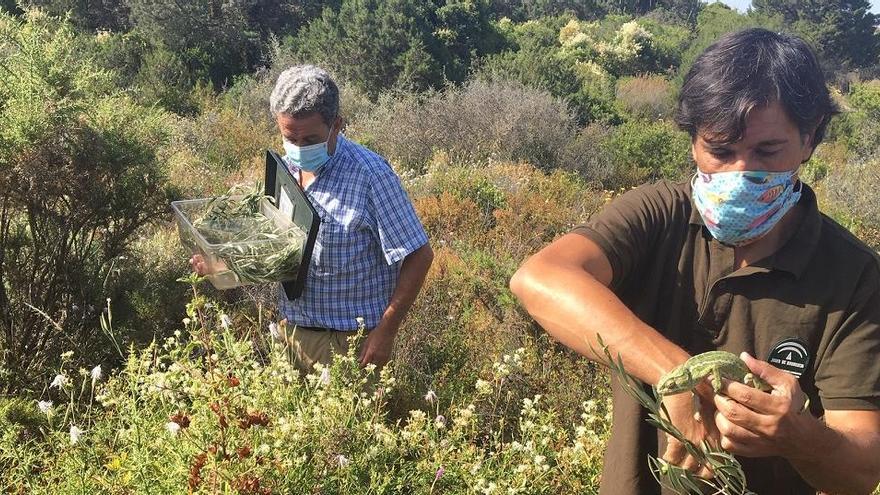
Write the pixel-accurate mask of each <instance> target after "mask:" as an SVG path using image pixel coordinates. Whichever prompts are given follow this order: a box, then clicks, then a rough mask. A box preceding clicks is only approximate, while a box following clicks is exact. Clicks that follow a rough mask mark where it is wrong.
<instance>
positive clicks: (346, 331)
mask: <svg viewBox="0 0 880 495" xmlns="http://www.w3.org/2000/svg"><path fill="white" fill-rule="evenodd" d="M296 329H297V330H308V331H310V332H345V333H357V330H336V329H333V328H323V327H307V326H305V325H296ZM370 330H372V328H366V329H364V333H369V332H370Z"/></svg>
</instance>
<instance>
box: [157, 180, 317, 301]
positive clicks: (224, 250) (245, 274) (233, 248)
mask: <svg viewBox="0 0 880 495" xmlns="http://www.w3.org/2000/svg"><path fill="white" fill-rule="evenodd" d="M232 199H238V198H235V197H233V198H232ZM213 200H214V198H203V199H187V200H181V201H173V202H172V203H171V208H172V209H173V210H174V216H175V219H176V221H177V232H178V235H179V236H180V241H181V243H182V244H183V245H184V247H186V248H187V249H189V251H190V252H191V253H192V254H193V255H198V256H201V258H202V261H203V262H204V264H205V272H204V273H203V275H205V276H206V277H207V278H208V280H209V281H210V282H211V284H212V285H213V286H214V287H216V288H217V289H231V288H233V287H239V286H242V285H251V284H259V283H270V282H287V281H291V280H295V279H296V278H297V275H298V274H299V268H300V265H301V262H302V253H303V247H304V245H305V242H306V234H305V232H303V231H302V229H300V228H299V227H298V226H297V225H296V224H294V223H293V221H292V220H291V219H290V218H288V217H286V216H285V215H284V214H282V213H281V212H280V211H279V210H278V209H277V208H276V207H275V206H274V205H273V204H272V203H271V201H269V200H268V199H267V198H263V199H261V200H260V213H261V214H262V215H263V216H265V217H266V218H268V219H270V220H271V221H272V223H273V224H274V225H275V227H276V228H278V229H279V230H278V232H279V236H278V238H277V239H273V240H266V239H260V240H252V241H242V242H226V243H215V244H212V243H211V242H209V241H208V240H207V239H206V238H205V237H204V236H203V235H202V233H201V232H199V229H197V228H196V227H195V226H194V225H193V224H194V222H196V221H197V219H198V218H201V217H202V216H203V215H204V214H205V212H206V211H207V209H208V205H209V204H210V203H211V201H213ZM233 227H234V225H233ZM290 243H294V244H297V246H298V249H296V253H293V252H292V250H291V253H290V254H289V255H287V256H284V257H283V260H282V261H283V263H282V264H281V267H280V268H279V269H274V270H271V273H269V274H267V273H264V272H263V271H261V270H260V266H261V260H259V259H258V260H256V261H254V259H253V258H252V257H250V258H248V257H249V256H250V254H249V253H261V254H267V253H273V252H274V253H277V252H280V251H283V250H284V249H285V248H288V247H290ZM242 259H244V260H245V262H246V263H243V262H242ZM254 267H257V268H256V269H254Z"/></svg>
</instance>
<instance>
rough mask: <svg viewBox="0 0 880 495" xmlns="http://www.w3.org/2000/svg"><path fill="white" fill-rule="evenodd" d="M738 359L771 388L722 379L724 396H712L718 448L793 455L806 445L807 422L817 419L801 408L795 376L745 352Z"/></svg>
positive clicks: (751, 454) (802, 402)
mask: <svg viewBox="0 0 880 495" xmlns="http://www.w3.org/2000/svg"><path fill="white" fill-rule="evenodd" d="M740 358H741V359H742V360H743V361H745V363H746V365H747V366H748V367H749V369H751V370H752V373H754V374H755V375H756V376H759V377H760V378H762V379H763V380H764V381H766V382H767V383H768V384H770V386H771V387H773V390H772V391H771V392H770V393H766V392H762V391H760V390H758V389H755V388H752V387H749V386H747V385H743V384H742V383H737V382H731V381H725V384H724V386H723V388H722V392H723V394H724V396H722V395H721V394H718V395H716V396H715V407H716V408H717V412H716V413H715V423H716V425H717V426H718V430H719V431H720V432H721V447H722V448H724V449H725V450H727V451H728V452H731V453H733V454H738V455H743V456H747V457H769V456H782V457H789V456H791V455H796V454H797V453H798V451H800V450H802V449H803V448H804V445H805V444H806V443H805V440H807V438H808V432H809V429H810V426H811V425H810V424H809V422H815V421H816V420H815V419H814V418H813V417H812V416H811V415H810V414H808V413H806V412H805V411H804V407H805V404H806V400H807V396H806V394H804V392H803V391H801V387H800V385H799V384H798V381H797V378H796V377H795V376H794V375H791V374H789V373H786V372H785V371H782V370H780V369H777V368H775V367H774V366H772V365H771V364H769V363H767V362H765V361H760V360H757V359H755V358H753V357H751V356H749V355H748V354H746V353H742V354H741V355H740ZM725 396H726V397H725Z"/></svg>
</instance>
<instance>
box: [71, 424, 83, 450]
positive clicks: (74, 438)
mask: <svg viewBox="0 0 880 495" xmlns="http://www.w3.org/2000/svg"><path fill="white" fill-rule="evenodd" d="M82 434H83V431H82V430H80V429H79V428H77V427H76V426H75V425H70V445H76V442H79V437H81V436H82Z"/></svg>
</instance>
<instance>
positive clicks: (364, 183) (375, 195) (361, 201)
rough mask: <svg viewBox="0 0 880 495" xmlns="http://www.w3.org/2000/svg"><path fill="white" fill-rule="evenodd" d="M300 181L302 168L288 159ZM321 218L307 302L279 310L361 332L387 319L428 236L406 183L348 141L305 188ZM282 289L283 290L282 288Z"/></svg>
mask: <svg viewBox="0 0 880 495" xmlns="http://www.w3.org/2000/svg"><path fill="white" fill-rule="evenodd" d="M285 162H286V163H287V166H288V168H289V169H290V171H291V172H292V173H293V174H294V176H296V177H299V171H300V170H299V168H298V167H296V166H295V165H293V164H292V163H290V162H289V161H287V160H285ZM305 192H306V196H308V198H309V200H310V201H311V202H312V206H314V207H315V210H317V211H318V216H320V217H321V228H320V229H318V237H317V239H316V241H315V249H314V251H313V252H312V260H311V264H310V265H309V272H308V277H307V278H306V284H305V289H304V290H303V293H302V295H301V296H300V297H299V298H297V299H296V300H294V301H289V300H287V296H286V295H285V294H284V290H283V289H282V290H280V291H279V292H280V296H279V299H280V300H279V308H280V310H281V312H282V314H284V316H285V317H286V318H287V321H288V322H290V323H292V324H296V325H301V326H308V327H321V328H332V329H335V330H346V331H351V330H357V327H358V325H357V321H356V318H357V317H362V318H363V319H364V323H365V325H366V327H367V328H373V327H375V326H376V325H377V324H378V323H379V320H380V319H381V318H382V315H383V314H384V313H385V309H386V308H387V307H388V303H389V301H390V300H391V294H392V293H393V292H394V288H395V287H396V286H397V277H398V274H399V272H400V265H401V261H402V260H403V259H404V258H405V257H406V256H407V255H409V254H410V253H412V252H413V251H415V250H416V249H418V248H420V247H421V246H423V245H425V244H426V243H427V242H428V236H427V234H425V230H424V229H423V228H422V224H421V222H419V219H418V217H417V216H416V212H415V210H414V209H413V206H412V203H411V202H410V200H409V197H408V196H407V195H406V192H405V191H404V190H403V186H402V185H401V183H400V179H399V178H398V177H397V175H396V174H395V173H394V171H393V170H392V169H391V166H390V165H389V164H388V162H387V161H385V159H383V158H382V157H381V156H379V155H377V154H376V153H374V152H372V151H370V150H368V149H367V148H365V147H363V146H361V145H359V144H357V143H354V142H352V141H349V140H347V139H345V138H344V137H343V136H342V135H339V138H338V140H337V142H336V151H335V152H334V153H333V156H332V157H331V158H330V161H328V162H327V163H325V164H324V166H323V167H322V168H321V169H320V171H319V173H318V175H317V176H316V177H315V180H314V181H313V182H312V183H311V184H309V185H308V187H306V188H305ZM279 287H280V284H279Z"/></svg>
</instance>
